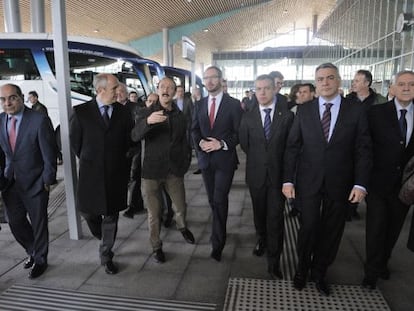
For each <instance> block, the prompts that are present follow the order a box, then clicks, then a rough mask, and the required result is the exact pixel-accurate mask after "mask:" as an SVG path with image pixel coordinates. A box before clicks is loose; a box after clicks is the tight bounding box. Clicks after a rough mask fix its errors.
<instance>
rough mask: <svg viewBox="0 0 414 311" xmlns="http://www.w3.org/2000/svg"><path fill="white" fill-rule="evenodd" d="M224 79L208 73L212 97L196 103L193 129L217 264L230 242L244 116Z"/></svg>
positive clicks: (214, 70)
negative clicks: (230, 210) (231, 197)
mask: <svg viewBox="0 0 414 311" xmlns="http://www.w3.org/2000/svg"><path fill="white" fill-rule="evenodd" d="M222 78H223V74H222V72H221V70H220V69H219V68H218V67H215V66H211V67H209V68H207V69H206V71H205V72H204V76H203V79H204V85H205V87H206V89H207V91H208V96H207V97H205V98H203V99H201V100H200V101H198V102H196V103H195V107H194V114H193V124H192V129H191V131H192V137H193V140H194V145H195V148H197V150H198V167H199V168H200V170H201V173H202V175H203V180H204V185H205V187H206V190H207V195H208V201H209V204H210V207H211V209H212V212H213V224H212V226H213V229H212V233H211V243H212V248H213V249H212V252H211V257H212V258H213V259H215V260H216V261H220V260H221V253H222V251H223V248H224V245H225V243H226V222H227V214H228V194H229V191H230V187H231V184H232V182H233V175H234V171H235V169H236V168H237V164H238V158H237V153H236V146H237V144H238V143H239V139H238V129H239V124H240V120H241V116H242V108H241V106H240V102H239V101H238V100H237V99H235V98H232V97H230V95H228V94H226V93H224V92H223V89H222Z"/></svg>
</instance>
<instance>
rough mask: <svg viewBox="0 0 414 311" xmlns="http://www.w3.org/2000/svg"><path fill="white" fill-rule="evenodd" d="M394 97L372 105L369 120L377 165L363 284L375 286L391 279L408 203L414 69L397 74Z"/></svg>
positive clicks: (370, 198) (369, 198)
mask: <svg viewBox="0 0 414 311" xmlns="http://www.w3.org/2000/svg"><path fill="white" fill-rule="evenodd" d="M394 92H395V97H394V99H393V100H391V101H389V102H387V103H385V104H382V105H375V106H372V107H371V109H370V110H369V111H368V122H369V128H370V133H371V137H372V142H373V155H374V157H373V158H374V165H373V170H372V172H371V176H370V183H369V189H368V196H367V199H366V201H367V215H366V264H365V277H364V280H363V282H362V285H363V286H365V287H368V288H371V289H374V288H375V287H376V283H377V280H378V278H381V279H384V280H388V279H389V278H390V271H389V269H388V262H389V260H390V258H391V254H392V250H393V248H394V246H395V243H396V242H397V240H398V237H399V235H400V232H401V228H402V226H403V224H404V220H405V218H406V216H407V213H408V210H409V206H408V205H406V204H404V203H403V202H401V201H400V199H399V198H398V194H399V192H400V189H401V186H402V185H401V182H402V173H403V168H404V167H405V165H406V164H407V162H408V160H409V159H410V158H411V157H413V156H414V135H413V126H414V125H413V120H414V107H413V98H414V72H413V71H409V70H406V71H401V72H399V73H397V74H396V76H395V85H394Z"/></svg>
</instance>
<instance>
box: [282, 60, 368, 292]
mask: <svg viewBox="0 0 414 311" xmlns="http://www.w3.org/2000/svg"><path fill="white" fill-rule="evenodd" d="M315 78H316V79H315V80H316V87H317V91H318V94H319V96H320V97H319V98H317V99H315V100H314V101H312V102H309V103H306V104H305V105H299V106H298V110H297V115H296V118H295V121H294V122H293V125H292V129H291V131H290V133H289V137H288V142H287V146H286V152H285V158H284V161H285V177H284V185H283V189H282V190H283V194H284V195H285V196H286V197H287V198H288V199H289V198H295V197H296V198H297V200H299V202H300V206H301V212H302V213H301V226H300V229H299V234H298V242H297V249H298V267H297V270H296V275H295V277H294V286H295V288H296V289H298V290H301V289H302V288H303V287H305V285H306V281H307V277H308V272H309V270H311V278H312V279H313V280H314V281H315V285H316V288H317V290H318V291H319V292H320V293H321V294H322V295H326V296H328V295H329V294H330V290H329V286H328V284H327V283H326V282H325V279H324V278H325V274H326V271H327V269H328V267H329V265H330V264H332V263H333V261H334V259H335V256H336V254H337V251H338V248H339V244H340V241H341V238H342V234H343V230H344V226H345V219H346V215H347V208H348V202H361V200H362V199H363V198H364V197H365V194H366V187H367V183H368V178H369V171H370V167H371V141H370V136H369V130H368V122H367V120H366V114H365V113H364V110H363V107H362V106H361V105H359V104H356V103H351V102H348V101H347V100H345V99H344V98H341V96H340V95H339V87H340V84H341V78H340V76H339V72H338V68H337V67H336V66H335V65H333V64H330V63H327V64H322V65H320V66H318V68H317V69H316V72H315Z"/></svg>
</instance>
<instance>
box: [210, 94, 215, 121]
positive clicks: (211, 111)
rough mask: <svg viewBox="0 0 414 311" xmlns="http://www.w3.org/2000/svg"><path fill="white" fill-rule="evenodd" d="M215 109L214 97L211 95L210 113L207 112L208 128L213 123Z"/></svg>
mask: <svg viewBox="0 0 414 311" xmlns="http://www.w3.org/2000/svg"><path fill="white" fill-rule="evenodd" d="M215 111H216V98H215V97H213V98H212V99H211V106H210V114H209V119H210V128H213V125H214V112H215Z"/></svg>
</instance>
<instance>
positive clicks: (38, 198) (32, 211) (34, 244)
mask: <svg viewBox="0 0 414 311" xmlns="http://www.w3.org/2000/svg"><path fill="white" fill-rule="evenodd" d="M3 199H4V203H5V208H6V213H7V216H8V221H9V226H10V230H11V232H12V234H13V236H14V237H15V239H16V241H17V242H18V243H19V244H20V245H22V246H23V248H24V249H25V250H26V253H27V254H28V255H29V256H32V257H33V258H34V261H35V263H37V264H45V263H47V255H48V250H49V230H48V218H47V205H48V202H49V192H47V191H46V190H44V191H41V192H40V193H38V194H37V195H35V196H31V195H27V194H26V193H24V191H23V190H22V189H20V188H19V186H18V185H17V184H13V185H12V186H11V187H10V188H8V189H7V191H4V192H3ZM29 219H30V221H29Z"/></svg>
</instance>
